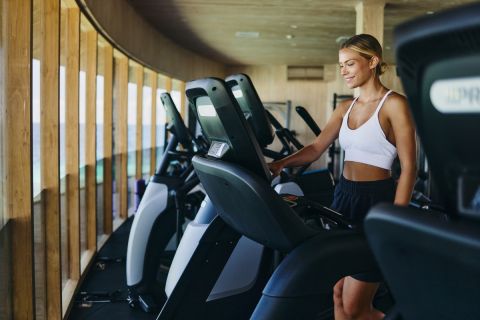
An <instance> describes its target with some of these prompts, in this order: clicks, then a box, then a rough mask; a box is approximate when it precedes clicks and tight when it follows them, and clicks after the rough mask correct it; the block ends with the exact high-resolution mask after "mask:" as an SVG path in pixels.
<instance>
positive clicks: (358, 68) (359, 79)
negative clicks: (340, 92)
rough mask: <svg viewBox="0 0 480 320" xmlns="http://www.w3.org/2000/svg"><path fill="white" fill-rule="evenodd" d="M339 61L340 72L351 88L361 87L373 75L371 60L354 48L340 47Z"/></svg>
mask: <svg viewBox="0 0 480 320" xmlns="http://www.w3.org/2000/svg"><path fill="white" fill-rule="evenodd" d="M338 62H339V64H340V74H341V75H342V77H343V79H345V82H346V84H347V87H349V88H350V89H352V88H357V87H360V86H361V85H363V84H364V83H365V82H367V80H368V79H370V77H372V76H373V70H372V68H371V65H372V63H371V60H367V59H366V58H364V57H362V56H361V55H360V54H359V53H358V52H356V51H354V50H352V49H349V48H343V49H340V51H339V52H338Z"/></svg>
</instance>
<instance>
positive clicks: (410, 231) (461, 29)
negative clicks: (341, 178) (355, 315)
mask: <svg viewBox="0 0 480 320" xmlns="http://www.w3.org/2000/svg"><path fill="white" fill-rule="evenodd" d="M479 15H480V4H479V3H478V2H477V3H475V4H470V5H466V6H464V7H459V8H455V9H452V10H449V11H445V12H439V13H436V14H435V15H432V16H425V17H421V18H419V19H416V20H414V21H410V22H407V23H405V24H403V25H401V26H398V27H397V28H396V30H395V39H396V43H395V46H396V55H397V61H398V73H399V76H400V78H401V80H402V83H403V87H404V89H405V93H406V94H407V97H408V100H409V103H410V108H411V111H412V114H413V117H414V118H415V122H416V124H417V131H418V134H419V136H420V139H421V141H422V144H423V146H424V148H425V153H426V155H427V156H428V161H429V166H430V169H431V173H432V176H433V178H434V181H435V182H437V184H436V185H437V187H438V191H439V194H440V198H441V199H442V200H443V201H444V204H445V207H446V208H445V209H446V210H445V213H446V214H447V216H446V217H445V215H443V214H436V213H435V212H434V211H433V210H430V211H424V210H419V209H416V208H411V207H395V206H392V205H386V204H384V205H379V206H375V207H373V208H372V209H371V210H370V212H369V213H368V215H367V217H366V219H365V229H366V230H367V235H368V240H369V242H370V244H371V247H372V251H373V253H374V254H375V257H376V259H377V261H378V263H379V265H380V268H381V270H382V273H383V275H384V277H385V280H386V281H387V283H388V285H389V287H390V290H391V293H392V295H393V297H394V298H395V309H394V312H392V313H391V314H389V315H387V317H386V319H389V320H399V319H406V320H408V319H452V320H453V319H480V305H479V304H478V297H479V294H478V288H479V287H480V236H479V235H480V149H479V148H478V145H479V144H480V95H479V92H480V64H479V63H478V62H479V60H480V54H479V52H480V20H479V19H478V17H479ZM447 128H448V129H447ZM476 146H477V147H476Z"/></svg>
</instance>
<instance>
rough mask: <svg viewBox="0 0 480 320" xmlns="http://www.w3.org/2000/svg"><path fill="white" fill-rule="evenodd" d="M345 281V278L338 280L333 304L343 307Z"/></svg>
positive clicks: (334, 289)
mask: <svg viewBox="0 0 480 320" xmlns="http://www.w3.org/2000/svg"><path fill="white" fill-rule="evenodd" d="M344 280H345V278H342V279H340V280H338V282H337V283H336V284H335V286H334V287H333V303H334V304H335V305H342V299H343V297H342V296H343V283H344Z"/></svg>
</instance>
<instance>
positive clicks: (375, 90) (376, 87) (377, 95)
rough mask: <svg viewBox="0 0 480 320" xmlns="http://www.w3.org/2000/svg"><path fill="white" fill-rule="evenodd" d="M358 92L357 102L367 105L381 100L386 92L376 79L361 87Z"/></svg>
mask: <svg viewBox="0 0 480 320" xmlns="http://www.w3.org/2000/svg"><path fill="white" fill-rule="evenodd" d="M359 91H360V94H359V96H358V100H359V101H360V102H366V103H368V102H372V101H376V100H379V99H381V98H382V97H383V96H384V95H385V93H386V92H387V91H388V90H387V88H385V87H384V85H383V84H382V83H381V82H380V80H378V78H372V79H370V80H369V81H367V82H365V83H364V84H363V85H361V86H360V87H359Z"/></svg>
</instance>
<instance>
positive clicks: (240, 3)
mask: <svg viewBox="0 0 480 320" xmlns="http://www.w3.org/2000/svg"><path fill="white" fill-rule="evenodd" d="M128 1H129V3H130V4H131V5H132V6H133V7H134V8H135V9H136V10H137V11H138V12H139V13H140V14H141V15H142V16H144V17H145V19H147V20H148V21H149V22H150V23H152V24H153V25H154V26H155V27H156V28H157V29H158V30H159V31H160V32H161V33H163V34H164V35H166V36H167V37H169V38H171V39H173V40H174V41H175V42H177V43H178V44H180V45H181V46H184V47H185V48H188V49H190V50H192V51H194V52H197V53H199V54H201V55H203V56H205V57H209V58H211V59H213V60H216V61H218V62H221V63H224V64H227V65H297V66H299V65H310V66H314V65H323V64H331V63H337V61H338V51H337V50H338V44H337V43H336V39H337V38H339V37H345V36H347V37H348V36H351V35H353V34H355V23H356V14H355V4H356V3H357V2H358V0H128ZM469 2H474V1H473V0H386V5H385V17H384V21H385V33H384V58H385V60H386V61H387V62H388V63H394V54H393V29H394V27H395V26H396V25H398V24H399V23H401V22H403V21H406V20H409V19H412V18H414V17H418V16H422V15H426V14H427V12H428V14H430V13H431V12H438V11H440V10H442V9H446V8H450V7H454V6H458V5H461V4H464V3H469ZM238 32H250V33H252V32H257V33H258V38H245V37H244V38H242V37H238V36H236V33H238ZM250 35H251V34H250ZM289 35H291V38H290V39H289V38H288V37H290V36H289Z"/></svg>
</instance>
